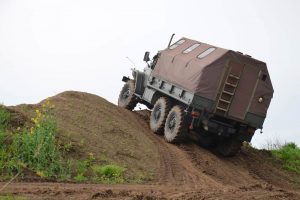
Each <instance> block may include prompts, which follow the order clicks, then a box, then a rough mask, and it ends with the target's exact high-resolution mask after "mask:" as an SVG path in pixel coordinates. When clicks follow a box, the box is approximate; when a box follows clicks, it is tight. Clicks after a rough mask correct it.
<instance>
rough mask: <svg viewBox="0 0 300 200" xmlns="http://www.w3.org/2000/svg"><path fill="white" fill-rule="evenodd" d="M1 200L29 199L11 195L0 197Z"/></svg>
mask: <svg viewBox="0 0 300 200" xmlns="http://www.w3.org/2000/svg"><path fill="white" fill-rule="evenodd" d="M0 200H27V198H25V197H16V196H11V195H9V196H0Z"/></svg>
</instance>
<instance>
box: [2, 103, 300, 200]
mask: <svg viewBox="0 0 300 200" xmlns="http://www.w3.org/2000/svg"><path fill="white" fill-rule="evenodd" d="M110 106H111V105H110ZM120 112H122V114H126V118H127V119H130V120H131V121H134V122H135V123H138V129H139V131H138V134H143V136H144V137H145V138H147V140H149V146H151V148H153V146H154V147H155V151H156V152H157V154H156V153H155V155H152V154H150V155H152V156H150V157H149V160H145V159H147V157H146V158H145V157H143V159H142V160H139V162H144V163H149V162H155V163H156V164H151V166H152V168H153V170H155V177H154V178H153V180H152V181H149V182H147V183H144V184H122V185H102V184H72V183H50V182H18V183H11V184H10V185H8V186H7V187H6V188H5V189H3V190H2V191H1V192H0V195H7V194H8V195H15V196H24V197H27V198H29V199H136V200H139V199H149V200H150V199H206V200H207V199H274V200H275V199H289V200H290V199H295V200H296V199H300V176H299V175H296V174H293V173H288V172H286V171H283V170H281V169H280V165H278V164H276V163H274V162H273V161H272V160H271V159H270V154H269V152H267V151H263V150H255V149H252V148H243V149H242V151H241V152H240V153H239V154H238V155H236V156H235V157H232V158H224V157H220V156H218V155H215V154H213V153H211V152H210V151H208V150H206V149H203V148H202V147H199V145H197V144H196V142H195V141H193V140H187V141H186V142H184V143H183V144H180V145H172V144H168V143H166V142H165V141H164V139H163V138H162V137H161V136H158V135H155V134H153V133H152V132H151V131H150V130H149V126H148V116H149V112H147V111H139V112H127V111H120ZM121 116H122V117H124V116H123V115H121ZM150 144H153V145H150ZM138 150H139V149H136V151H138ZM136 162H137V161H136ZM141 166H142V167H144V165H141ZM4 184H5V183H0V188H1V187H2V186H3V185H4Z"/></svg>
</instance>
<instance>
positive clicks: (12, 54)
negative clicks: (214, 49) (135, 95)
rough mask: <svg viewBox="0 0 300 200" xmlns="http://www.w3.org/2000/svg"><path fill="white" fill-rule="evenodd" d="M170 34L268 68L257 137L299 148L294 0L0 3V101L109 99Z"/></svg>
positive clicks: (299, 8)
mask: <svg viewBox="0 0 300 200" xmlns="http://www.w3.org/2000/svg"><path fill="white" fill-rule="evenodd" d="M172 33H176V36H175V40H176V39H178V38H180V37H183V36H184V37H188V38H191V39H195V40H199V41H203V42H206V43H209V44H213V45H216V46H220V47H223V48H227V49H233V50H238V51H241V52H244V53H247V54H249V55H252V56H253V57H255V58H257V59H260V60H263V61H265V62H266V63H267V64H268V68H269V72H270V75H271V79H272V82H273V86H274V89H275V94H274V98H273V101H272V103H271V106H270V109H269V112H268V116H267V119H266V122H265V124H264V133H263V134H259V131H257V133H256V135H255V137H254V138H253V144H254V145H255V146H258V147H261V146H262V145H263V144H266V142H267V140H275V139H279V140H281V141H295V142H296V143H297V144H298V145H300V131H299V126H300V120H299V119H300V118H299V116H298V115H299V113H300V112H299V111H300V109H299V108H300V107H299V103H300V89H298V88H297V87H298V86H299V85H300V79H299V78H298V77H299V72H300V70H299V67H300V61H299V60H300V54H299V49H298V48H299V46H300V39H299V37H300V1H297V0H294V1H293V0H285V1H275V0H264V1H262V0H255V1H254V0H251V1H250V0H235V1H234V0H224V1H222V0H219V1H216V0H215V1H200V0H195V1H188V0H185V1H175V0H173V1H162V0H152V1H142V0H126V1H124V0H120V1H115V0H110V1H100V0H98V1H96V0H95V1H92V0H81V1H79V0H49V1H46V0H44V1H42V0H0V102H1V103H4V104H5V105H16V104H21V103H37V102H39V101H41V100H42V99H44V98H46V97H48V96H53V95H55V94H57V93H59V92H62V91H65V90H79V91H85V92H90V93H94V94H97V95H99V96H102V97H104V98H106V99H107V100H109V101H111V102H113V103H116V102H117V98H118V94H119V91H120V89H121V87H122V85H123V83H122V82H121V78H122V76H123V75H130V74H131V72H130V68H131V67H132V66H131V64H130V63H129V62H128V60H127V59H126V58H125V57H126V56H128V57H130V58H131V59H132V60H133V61H134V62H135V63H136V65H137V66H138V68H140V69H142V68H143V67H144V63H143V61H142V58H143V55H144V52H145V50H149V51H150V52H151V53H152V54H151V56H153V55H154V54H155V53H156V52H157V51H158V50H160V49H164V48H165V47H166V45H167V43H168V40H169V37H170V35H171V34H172Z"/></svg>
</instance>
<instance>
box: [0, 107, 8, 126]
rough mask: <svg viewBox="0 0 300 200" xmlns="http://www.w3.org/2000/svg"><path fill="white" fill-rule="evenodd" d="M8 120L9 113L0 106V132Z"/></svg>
mask: <svg viewBox="0 0 300 200" xmlns="http://www.w3.org/2000/svg"><path fill="white" fill-rule="evenodd" d="M9 119H10V113H9V112H7V111H6V110H5V109H4V108H3V107H2V106H1V105H0V131H1V130H2V131H3V129H5V128H6V127H7V125H8V122H9Z"/></svg>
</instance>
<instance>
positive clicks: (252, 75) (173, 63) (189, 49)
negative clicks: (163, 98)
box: [152, 38, 273, 119]
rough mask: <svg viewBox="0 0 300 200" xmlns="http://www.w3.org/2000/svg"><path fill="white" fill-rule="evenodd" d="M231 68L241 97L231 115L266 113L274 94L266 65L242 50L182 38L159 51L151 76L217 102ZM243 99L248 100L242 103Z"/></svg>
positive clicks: (233, 105)
mask: <svg viewBox="0 0 300 200" xmlns="http://www.w3.org/2000/svg"><path fill="white" fill-rule="evenodd" d="M195 44H196V45H195ZM193 45H194V47H195V48H193ZM199 55H200V56H199ZM229 69H230V70H232V71H231V72H230V73H233V74H234V73H235V74H236V75H239V76H241V81H240V85H239V88H237V94H236V95H235V96H238V98H237V97H235V99H234V100H233V102H232V105H231V112H232V115H234V117H237V118H240V119H243V118H244V117H245V113H246V111H252V112H253V113H256V114H259V115H262V116H264V115H265V114H266V112H267V109H268V106H269V104H270V101H271V98H272V96H273V87H272V83H271V80H270V78H269V73H268V70H267V67H266V64H265V63H264V62H261V61H259V60H256V59H254V58H251V57H250V56H247V55H244V54H242V53H239V52H236V51H232V50H227V49H223V48H219V47H215V46H212V45H209V44H205V43H202V42H198V41H195V40H191V39H188V38H181V39H180V40H179V41H177V42H176V43H174V44H173V45H171V47H170V48H167V49H165V50H162V51H160V56H159V59H158V61H157V64H156V66H155V68H154V70H153V72H152V75H153V76H155V77H158V78H161V79H163V80H165V81H168V82H171V83H173V84H175V85H177V86H179V87H181V88H183V89H185V90H187V91H190V92H192V93H195V94H197V95H199V96H202V97H205V98H207V99H210V100H213V101H216V100H217V98H218V95H219V94H220V90H221V88H222V85H223V84H224V82H225V77H226V74H228V73H229V72H228V70H229ZM262 77H264V78H263V79H264V80H262ZM266 77H267V78H266ZM261 96H263V97H264V99H265V103H263V104H257V102H256V99H255V98H260V97H261ZM245 98H248V99H245ZM243 100H244V101H245V103H244V104H243V103H242V104H243V105H241V102H242V101H243ZM252 101H253V102H252ZM236 104H238V105H236ZM240 107H243V109H240Z"/></svg>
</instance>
